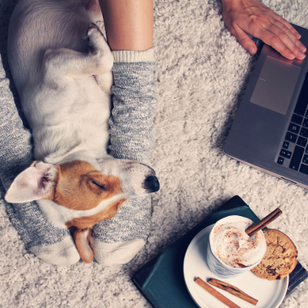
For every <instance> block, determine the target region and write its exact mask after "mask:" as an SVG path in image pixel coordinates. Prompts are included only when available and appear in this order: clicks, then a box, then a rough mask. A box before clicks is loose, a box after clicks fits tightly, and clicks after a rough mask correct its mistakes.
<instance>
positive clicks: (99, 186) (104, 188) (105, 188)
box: [91, 179, 107, 190]
mask: <svg viewBox="0 0 308 308" xmlns="http://www.w3.org/2000/svg"><path fill="white" fill-rule="evenodd" d="M91 182H92V183H93V184H94V185H96V186H97V187H98V188H100V189H101V190H107V186H106V185H104V184H101V183H98V182H96V181H94V180H93V179H92V180H91Z"/></svg>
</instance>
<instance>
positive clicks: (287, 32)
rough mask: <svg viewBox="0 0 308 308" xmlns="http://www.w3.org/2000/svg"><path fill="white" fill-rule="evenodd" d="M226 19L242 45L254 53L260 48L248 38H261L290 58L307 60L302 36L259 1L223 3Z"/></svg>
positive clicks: (232, 0) (236, 0) (248, 0)
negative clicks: (301, 40)
mask: <svg viewBox="0 0 308 308" xmlns="http://www.w3.org/2000/svg"><path fill="white" fill-rule="evenodd" d="M222 3H223V13H222V17H223V20H224V22H225V24H226V26H227V27H228V29H229V30H230V32H231V33H232V34H233V35H234V36H235V37H236V38H237V39H238V41H239V43H240V44H241V45H242V46H243V47H244V48H245V49H246V50H247V51H248V52H249V53H250V54H251V55H254V54H255V53H256V52H257V46H256V44H255V43H254V42H253V40H252V39H251V38H250V37H249V36H248V35H247V34H250V35H252V36H253V37H255V38H258V39H261V40H262V41H263V42H264V43H265V44H267V45H269V46H271V47H273V48H274V49H276V50H277V51H278V52H279V53H280V54H281V55H283V56H284V57H285V58H287V59H290V60H292V59H294V58H297V59H300V60H302V59H304V58H305V54H304V53H305V52H306V50H307V49H306V47H305V46H304V45H303V44H302V43H301V42H300V41H299V39H300V37H301V36H300V34H299V33H298V32H297V31H296V30H295V29H294V28H293V27H292V26H291V25H290V24H289V23H288V22H287V21H286V20H284V19H283V18H282V17H280V16H279V15H277V14H275V13H274V12H273V11H272V10H270V9H269V8H268V7H266V6H265V5H264V4H262V3H261V2H259V1H258V0H222Z"/></svg>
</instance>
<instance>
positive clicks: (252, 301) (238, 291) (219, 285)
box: [207, 278, 258, 305]
mask: <svg viewBox="0 0 308 308" xmlns="http://www.w3.org/2000/svg"><path fill="white" fill-rule="evenodd" d="M207 282H208V283H209V284H211V285H212V286H214V287H217V288H220V289H222V290H225V291H227V292H229V293H231V294H232V295H235V296H237V297H239V298H241V299H242V300H244V301H246V302H248V303H250V304H253V305H257V303H258V300H256V299H255V298H253V297H251V296H250V295H248V294H246V293H245V292H243V291H242V290H241V289H239V288H237V287H235V286H233V285H232V284H229V283H226V282H224V281H220V280H218V279H214V278H210V279H209V280H208V281H207Z"/></svg>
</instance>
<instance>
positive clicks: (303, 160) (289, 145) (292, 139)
mask: <svg viewBox="0 0 308 308" xmlns="http://www.w3.org/2000/svg"><path fill="white" fill-rule="evenodd" d="M307 107H308V73H307V74H306V78H305V81H304V84H303V87H302V90H301V93H300V96H299V99H298V101H297V105H296V107H295V110H294V114H293V116H292V118H291V122H290V124H289V127H288V131H287V133H286V136H285V140H284V142H283V144H282V147H281V150H280V153H279V157H278V159H277V164H279V165H283V166H285V167H288V168H290V169H293V170H295V171H299V172H301V173H304V174H306V175H308V108H307Z"/></svg>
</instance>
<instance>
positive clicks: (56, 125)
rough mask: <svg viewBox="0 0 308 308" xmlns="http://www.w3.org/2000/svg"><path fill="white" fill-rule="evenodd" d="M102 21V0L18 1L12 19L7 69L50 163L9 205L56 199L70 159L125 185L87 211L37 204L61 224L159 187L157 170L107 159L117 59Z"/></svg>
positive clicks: (19, 182)
mask: <svg viewBox="0 0 308 308" xmlns="http://www.w3.org/2000/svg"><path fill="white" fill-rule="evenodd" d="M100 19H102V15H101V11H100V8H99V4H98V1H97V0H65V1H62V0H19V2H18V4H17V6H16V8H15V10H14V12H13V15H12V17H11V22H10V28H9V38H8V55H9V64H10V68H11V72H12V75H13V79H14V83H15V85H16V87H17V90H18V93H19V95H20V99H21V105H22V110H23V112H24V114H25V116H26V119H27V121H28V124H29V126H30V128H31V130H32V134H33V140H34V146H35V147H34V155H35V158H36V159H37V160H40V161H44V163H43V162H40V163H36V164H34V165H33V166H31V167H29V168H28V169H26V170H25V171H24V172H23V173H21V174H20V175H19V176H18V177H17V178H16V179H15V181H14V182H13V184H12V186H11V188H10V189H9V190H8V192H7V194H6V200H7V201H9V202H26V201H31V200H39V199H48V198H49V199H51V198H50V197H49V195H51V194H52V193H53V191H54V190H56V189H57V186H60V185H59V183H58V182H59V181H60V180H59V174H60V172H61V174H62V173H63V172H64V171H63V170H62V169H63V168H62V169H61V166H64V165H65V163H68V162H71V161H82V162H87V163H90V164H91V165H93V166H94V167H95V168H96V169H97V170H99V171H100V172H101V174H103V175H104V176H106V177H110V176H111V175H112V176H116V177H118V178H119V179H120V180H121V193H118V194H117V195H114V196H112V197H111V198H109V199H108V200H107V201H106V200H103V201H102V200H101V199H100V200H99V201H97V202H98V204H97V207H95V208H91V209H87V210H85V211H82V210H80V209H78V211H76V210H75V209H72V208H66V205H65V204H57V203H54V202H53V201H50V200H41V201H39V204H40V206H41V208H42V210H43V211H45V213H46V215H47V217H48V218H49V219H50V220H52V221H53V222H54V223H55V224H56V225H58V226H62V227H64V226H65V223H66V222H67V221H68V220H71V219H74V218H78V217H81V216H91V215H94V214H97V213H99V212H100V211H102V210H104V209H106V208H107V207H108V206H109V205H110V203H111V202H114V201H115V200H123V198H127V197H128V196H133V195H140V194H145V193H148V192H151V190H152V191H155V190H157V189H158V187H157V185H156V188H154V189H152V188H151V189H149V188H148V187H145V186H146V185H145V184H144V183H145V180H146V178H148V177H149V176H154V174H155V173H154V171H153V170H152V169H151V168H149V167H148V166H146V165H144V164H141V163H137V162H131V161H122V160H116V159H113V158H111V157H110V156H108V154H107V151H106V146H107V142H108V137H109V134H108V123H107V121H108V118H109V116H110V104H109V101H110V96H109V94H110V87H111V85H112V75H111V72H110V70H111V68H112V65H113V57H112V54H111V51H110V49H109V47H108V45H107V43H106V41H105V39H104V37H103V35H102V34H101V32H100V31H99V29H98V27H97V26H95V25H93V23H94V22H96V21H97V20H100ZM81 176H83V175H81ZM61 180H62V178H61ZM96 184H97V183H96ZM154 186H155V185H154ZM91 189H92V188H91ZM91 189H89V194H92V191H91ZM110 189H111V188H110ZM75 190H76V193H78V190H79V188H78V187H77V186H76V189H75ZM92 190H93V189H92Z"/></svg>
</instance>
